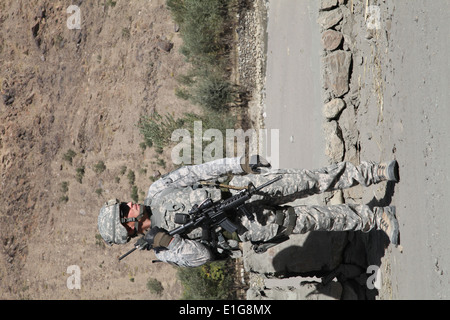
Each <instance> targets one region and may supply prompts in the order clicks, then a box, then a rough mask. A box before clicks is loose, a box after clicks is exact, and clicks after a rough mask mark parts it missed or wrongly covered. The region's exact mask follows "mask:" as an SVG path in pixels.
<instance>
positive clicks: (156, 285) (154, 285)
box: [147, 278, 164, 294]
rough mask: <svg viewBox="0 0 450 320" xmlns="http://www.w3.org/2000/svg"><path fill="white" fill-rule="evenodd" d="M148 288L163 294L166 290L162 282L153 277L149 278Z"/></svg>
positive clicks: (155, 292)
mask: <svg viewBox="0 0 450 320" xmlns="http://www.w3.org/2000/svg"><path fill="white" fill-rule="evenodd" d="M147 289H148V290H149V291H150V292H151V293H154V294H161V293H162V292H163V291H164V287H163V286H162V284H161V282H160V281H158V280H157V279H153V278H150V279H148V281H147Z"/></svg>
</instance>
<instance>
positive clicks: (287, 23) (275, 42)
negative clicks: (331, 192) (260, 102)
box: [265, 0, 325, 168]
mask: <svg viewBox="0 0 450 320" xmlns="http://www.w3.org/2000/svg"><path fill="white" fill-rule="evenodd" d="M317 12H318V3H317V1H297V0H283V1H271V2H270V8H269V12H268V16H269V18H268V20H269V22H268V27H267V32H268V35H269V37H268V51H267V73H266V77H267V78H266V99H265V103H266V114H267V118H266V121H265V124H266V127H267V128H278V129H280V149H279V152H280V167H281V168H315V167H319V166H322V165H324V164H325V157H324V155H323V150H324V148H325V142H324V141H323V135H322V131H321V126H320V125H317V124H321V121H322V112H321V106H322V102H321V97H320V95H321V91H320V90H321V82H320V73H319V72H318V71H319V70H320V66H319V63H320V56H319V54H320V50H321V48H320V32H319V26H318V25H317V23H316V16H317Z"/></svg>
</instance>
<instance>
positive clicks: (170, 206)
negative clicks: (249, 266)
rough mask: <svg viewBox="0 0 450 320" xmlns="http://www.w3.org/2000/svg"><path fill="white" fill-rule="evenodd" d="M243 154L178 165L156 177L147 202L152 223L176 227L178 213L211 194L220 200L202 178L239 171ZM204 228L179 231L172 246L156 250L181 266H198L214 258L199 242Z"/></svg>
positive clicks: (205, 179)
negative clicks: (181, 232)
mask: <svg viewBox="0 0 450 320" xmlns="http://www.w3.org/2000/svg"><path fill="white" fill-rule="evenodd" d="M239 161H240V158H238V157H237V158H226V159H219V160H214V161H211V162H207V163H204V164H200V165H194V166H185V167H182V168H179V169H177V170H175V171H173V172H170V173H169V174H167V175H165V176H163V177H161V178H160V179H159V180H157V181H155V182H154V183H153V184H152V185H151V186H150V188H149V190H148V193H147V198H146V199H145V202H144V204H145V205H147V206H150V208H151V210H152V219H151V220H152V225H154V226H155V225H156V226H158V227H161V228H164V229H166V230H173V229H175V228H176V227H179V225H177V224H175V222H174V219H175V214H177V213H188V212H189V210H191V208H192V207H193V206H194V205H195V204H197V205H198V204H200V203H201V202H202V201H203V200H205V199H207V198H208V197H210V198H211V199H212V200H213V201H217V200H220V199H221V197H222V195H221V191H220V190H219V189H217V188H215V187H205V186H201V187H200V184H199V183H200V181H215V180H217V179H220V178H221V177H224V176H226V175H228V174H240V173H242V169H241V166H240V162H239ZM201 233H202V230H201V229H200V228H199V229H196V230H193V231H192V232H191V233H189V234H188V235H183V238H182V237H180V236H178V235H176V236H175V237H174V240H173V241H172V242H171V243H170V245H169V247H168V248H167V249H166V250H164V249H161V250H155V253H156V256H157V258H158V259H159V260H161V261H164V262H169V263H172V264H175V265H178V266H184V267H196V266H199V265H202V264H204V263H206V262H208V261H210V260H212V255H211V252H210V250H209V249H208V247H206V246H205V245H203V244H202V243H200V242H199V241H198V240H200V238H201Z"/></svg>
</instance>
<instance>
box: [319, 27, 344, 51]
mask: <svg viewBox="0 0 450 320" xmlns="http://www.w3.org/2000/svg"><path fill="white" fill-rule="evenodd" d="M343 38H344V36H343V35H342V33H341V32H339V31H335V30H331V29H329V30H326V31H324V32H323V33H322V46H323V48H324V49H325V50H329V51H333V50H336V49H337V48H338V47H339V46H340V44H341V42H342V39H343Z"/></svg>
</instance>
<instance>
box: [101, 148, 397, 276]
mask: <svg viewBox="0 0 450 320" xmlns="http://www.w3.org/2000/svg"><path fill="white" fill-rule="evenodd" d="M230 174H231V175H233V178H232V180H231V182H230V184H231V185H235V186H246V185H248V183H249V182H252V183H253V184H254V185H256V186H258V185H261V184H262V183H264V182H267V181H269V180H271V179H272V178H274V177H275V176H278V175H282V176H283V178H282V179H281V180H278V181H276V182H275V183H273V184H271V185H269V186H267V187H266V188H265V189H264V190H262V192H261V193H259V194H257V195H254V196H253V197H252V198H251V199H250V200H249V201H248V202H247V204H246V207H247V210H248V211H250V212H251V213H252V214H253V215H254V216H255V217H256V219H253V220H250V219H249V218H248V217H247V216H246V215H242V214H238V213H237V214H236V217H234V220H233V221H234V222H235V223H236V224H237V225H238V230H237V236H238V238H239V240H240V241H251V242H253V243H261V242H270V241H271V240H273V239H277V238H279V237H280V236H288V235H289V234H299V233H306V232H309V231H362V232H369V231H370V230H372V229H378V230H383V231H384V232H385V233H386V235H387V236H388V237H389V239H390V242H391V243H392V244H394V245H397V244H398V235H399V225H398V221H397V219H396V216H395V207H393V206H388V207H373V208H370V207H369V206H367V205H351V204H340V205H333V206H309V205H300V206H289V205H286V204H288V203H290V202H292V201H293V200H295V199H298V198H303V197H306V196H308V195H312V194H319V193H323V192H327V191H334V190H339V189H345V188H350V187H352V186H355V185H358V184H359V185H362V186H365V187H367V186H370V185H372V184H376V183H379V182H381V181H394V182H398V181H399V174H398V163H397V161H396V160H393V161H390V162H386V163H375V162H361V164H360V165H358V166H355V165H353V164H352V163H349V162H340V163H337V164H334V165H331V166H328V167H325V168H322V169H319V170H312V171H310V170H302V169H277V170H274V169H270V164H269V163H267V161H266V160H265V159H264V158H262V157H260V156H257V155H256V156H252V157H251V159H250V160H249V159H248V158H247V159H246V160H245V158H244V157H236V158H225V159H219V160H214V161H211V162H207V163H204V164H200V165H192V166H185V167H181V168H179V169H177V170H175V171H172V172H170V173H168V174H167V175H165V176H163V177H161V178H160V179H159V180H157V181H155V182H154V183H153V184H152V185H151V186H150V188H149V190H148V193H147V197H146V199H145V201H144V204H143V205H138V204H133V203H131V202H129V203H123V202H122V203H121V202H119V201H118V200H112V201H108V202H107V203H106V204H105V205H104V206H103V207H102V208H101V210H100V215H99V217H98V229H99V232H100V234H101V236H102V237H103V239H104V240H105V241H106V242H107V243H108V244H113V243H116V244H124V243H127V242H128V241H129V239H130V238H132V237H134V236H136V235H137V234H145V236H144V237H142V239H141V240H140V241H143V242H147V243H148V246H147V248H153V249H154V250H155V254H156V256H157V258H158V259H159V260H161V261H164V262H169V263H172V264H175V265H178V266H185V267H196V266H199V265H202V264H204V263H206V262H208V261H211V260H214V259H215V258H217V252H224V250H228V252H232V250H233V247H234V248H236V242H235V241H234V242H233V241H232V240H231V241H226V240H224V237H223V235H222V234H220V233H219V235H218V238H219V240H220V241H219V243H221V245H220V248H213V247H211V245H210V244H208V243H206V242H204V241H201V240H200V239H201V230H194V231H192V232H190V233H189V234H187V235H175V236H170V235H169V234H168V232H167V230H172V229H174V228H175V227H177V225H176V224H175V222H174V217H175V214H176V213H188V212H189V210H190V209H191V208H192V206H194V205H195V204H200V203H201V202H202V201H203V200H205V199H207V198H211V199H212V200H213V201H217V200H220V199H223V197H224V196H225V195H224V194H223V191H222V190H221V189H219V188H217V187H216V186H214V185H212V186H211V185H205V184H201V182H203V181H216V180H217V179H219V178H221V177H224V176H226V175H230Z"/></svg>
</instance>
